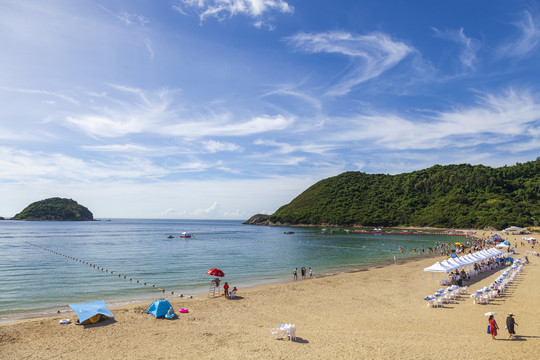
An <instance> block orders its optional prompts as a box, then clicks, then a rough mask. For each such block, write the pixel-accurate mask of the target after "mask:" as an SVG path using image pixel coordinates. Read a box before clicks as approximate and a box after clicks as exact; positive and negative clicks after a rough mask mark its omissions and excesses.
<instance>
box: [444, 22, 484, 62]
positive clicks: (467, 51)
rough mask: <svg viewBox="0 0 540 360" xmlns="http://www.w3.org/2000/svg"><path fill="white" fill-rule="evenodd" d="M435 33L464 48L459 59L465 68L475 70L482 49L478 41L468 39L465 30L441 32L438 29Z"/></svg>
mask: <svg viewBox="0 0 540 360" xmlns="http://www.w3.org/2000/svg"><path fill="white" fill-rule="evenodd" d="M433 31H435V33H436V34H437V35H438V36H440V37H441V38H443V39H447V40H450V41H454V42H456V43H458V44H460V45H461V46H463V51H462V52H461V53H460V55H459V59H460V61H461V63H462V64H463V66H465V67H466V68H468V69H471V70H474V67H475V63H476V61H477V59H476V52H477V51H478V49H479V48H480V44H479V42H478V41H477V40H475V39H472V38H470V37H467V36H466V35H465V32H464V31H463V28H460V29H459V30H448V31H440V30H438V29H437V28H433Z"/></svg>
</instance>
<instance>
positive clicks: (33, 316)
mask: <svg viewBox="0 0 540 360" xmlns="http://www.w3.org/2000/svg"><path fill="white" fill-rule="evenodd" d="M436 257H440V255H439V254H435V253H431V254H430V253H426V254H418V255H417V256H415V257H409V258H405V259H400V260H398V264H405V263H408V262H415V261H421V260H423V259H426V258H436ZM390 265H394V262H393V260H391V259H389V260H380V261H376V262H375V263H374V264H370V265H359V266H352V267H346V268H342V269H341V268H340V269H333V270H330V271H327V272H324V273H322V274H318V275H316V276H314V277H313V279H319V278H326V277H333V276H336V275H340V274H349V273H351V274H352V273H357V272H363V271H369V270H370V269H377V268H382V267H386V266H390ZM313 279H306V280H313ZM299 281H305V280H299ZM293 282H294V281H293V280H291V279H290V276H287V277H283V278H276V279H271V280H260V281H255V283H253V284H251V285H247V286H245V287H244V285H243V284H241V285H237V286H238V287H240V288H242V289H243V290H249V289H254V288H259V287H264V286H271V285H276V284H288V283H293ZM206 294H207V291H206V289H204V290H203V289H201V290H200V291H195V290H193V291H192V290H189V293H186V294H185V295H184V296H183V297H180V295H176V294H175V295H168V296H162V295H163V294H161V293H151V292H148V293H144V294H140V296H137V297H136V299H134V298H133V296H131V297H129V298H126V297H119V298H115V299H111V300H107V304H108V307H109V308H111V309H114V308H122V307H125V306H137V305H143V304H148V306H149V304H150V303H151V302H153V301H155V300H160V299H165V300H169V301H171V302H172V301H174V300H183V299H186V298H189V297H190V296H192V297H193V298H197V297H199V298H200V297H201V296H202V297H204V298H206V296H205V295H206ZM165 295H166V294H165ZM22 313H24V314H25V315H23V316H21V314H22ZM62 315H66V316H67V315H73V310H72V309H71V308H70V307H69V305H67V304H66V305H62V306H54V307H50V308H46V309H40V310H36V311H27V310H20V311H18V312H16V313H9V314H3V315H0V325H2V324H11V323H17V322H19V321H28V320H43V319H50V318H54V317H58V316H62Z"/></svg>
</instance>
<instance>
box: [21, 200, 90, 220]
mask: <svg viewBox="0 0 540 360" xmlns="http://www.w3.org/2000/svg"><path fill="white" fill-rule="evenodd" d="M12 220H59V221H90V220H94V215H93V214H92V213H91V212H90V210H88V209H87V208H85V207H84V206H82V205H79V204H78V203H77V202H76V201H75V200H71V199H62V198H59V197H54V198H50V199H45V200H41V201H36V202H35V203H32V204H30V205H28V206H27V207H26V208H25V209H24V210H23V211H21V212H20V213H19V214H17V215H15V216H14V217H13V218H12Z"/></svg>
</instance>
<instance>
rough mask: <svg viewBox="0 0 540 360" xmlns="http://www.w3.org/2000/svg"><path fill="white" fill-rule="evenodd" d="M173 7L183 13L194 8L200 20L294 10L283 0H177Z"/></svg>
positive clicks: (256, 15) (185, 13)
mask: <svg viewBox="0 0 540 360" xmlns="http://www.w3.org/2000/svg"><path fill="white" fill-rule="evenodd" d="M173 9H175V10H176V11H178V12H180V13H181V14H183V15H187V14H188V12H189V11H190V10H194V11H195V12H196V13H197V15H199V18H200V20H201V21H204V20H205V19H206V18H209V17H214V18H216V19H218V20H223V19H225V18H229V17H233V16H235V15H239V14H243V15H246V16H250V17H254V18H257V17H260V16H262V15H263V14H264V13H266V12H270V11H279V12H281V13H292V12H293V11H294V8H293V7H292V6H291V5H289V4H288V3H287V2H286V1H284V0H177V1H176V3H175V4H174V5H173ZM255 24H258V27H261V26H262V25H263V24H264V23H263V22H261V21H258V22H256V23H255ZM256 26H257V25H256Z"/></svg>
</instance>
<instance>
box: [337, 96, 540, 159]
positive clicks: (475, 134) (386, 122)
mask: <svg viewBox="0 0 540 360" xmlns="http://www.w3.org/2000/svg"><path fill="white" fill-rule="evenodd" d="M477 99H478V100H477V104H476V106H470V107H462V108H457V109H454V110H451V111H447V112H437V113H436V114H434V115H432V116H428V117H423V118H414V119H407V118H405V117H403V116H400V115H395V114H373V115H358V116H355V117H353V118H350V119H342V120H343V121H342V122H343V126H344V127H345V129H343V130H341V131H338V132H336V133H335V134H334V135H333V136H332V137H333V138H334V139H336V140H340V141H353V140H368V139H369V140H373V141H374V142H375V143H376V144H377V146H379V147H381V148H386V149H395V150H413V149H417V150H418V149H441V148H444V147H447V146H456V147H472V146H477V145H480V144H494V143H497V142H504V141H508V140H510V139H514V140H516V139H519V137H528V136H530V134H531V133H534V131H538V128H539V127H540V103H539V102H538V101H537V99H535V97H534V96H533V95H532V94H531V93H530V92H528V91H516V90H512V89H510V90H508V91H507V92H505V93H501V94H498V95H495V94H485V95H479V96H478V98H477Z"/></svg>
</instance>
